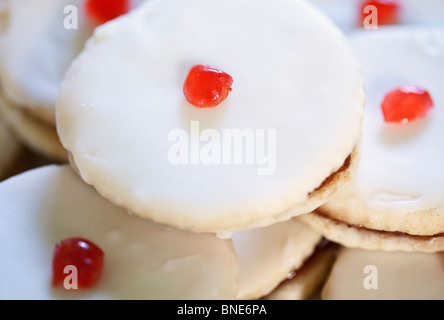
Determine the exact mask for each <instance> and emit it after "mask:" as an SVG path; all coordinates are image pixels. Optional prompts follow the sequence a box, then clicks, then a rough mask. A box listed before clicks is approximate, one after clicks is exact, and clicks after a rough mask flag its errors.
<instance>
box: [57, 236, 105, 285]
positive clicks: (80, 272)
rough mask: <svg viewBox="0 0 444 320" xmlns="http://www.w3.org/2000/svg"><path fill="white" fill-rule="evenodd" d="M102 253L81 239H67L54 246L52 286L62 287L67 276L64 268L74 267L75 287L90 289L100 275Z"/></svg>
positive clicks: (95, 246) (87, 241) (89, 242)
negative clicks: (75, 272) (75, 273)
mask: <svg viewBox="0 0 444 320" xmlns="http://www.w3.org/2000/svg"><path fill="white" fill-rule="evenodd" d="M103 262H104V253H103V251H102V249H100V248H99V247H98V246H97V245H96V244H94V243H93V242H91V241H89V240H86V239H83V238H69V239H65V240H62V241H61V242H60V244H56V246H55V249H54V255H53V261H52V271H53V278H52V279H53V281H52V283H53V286H59V285H63V283H64V280H65V278H66V277H67V276H68V274H66V273H64V271H65V267H67V266H71V265H72V266H75V267H76V269H77V287H78V288H79V289H88V288H92V287H94V286H95V285H96V283H97V282H98V281H99V279H100V276H101V274H102V269H103Z"/></svg>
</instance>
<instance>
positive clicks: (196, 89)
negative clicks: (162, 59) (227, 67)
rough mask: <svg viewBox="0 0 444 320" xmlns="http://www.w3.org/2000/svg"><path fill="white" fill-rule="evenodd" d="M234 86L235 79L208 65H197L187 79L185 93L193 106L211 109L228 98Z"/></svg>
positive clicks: (184, 87)
mask: <svg viewBox="0 0 444 320" xmlns="http://www.w3.org/2000/svg"><path fill="white" fill-rule="evenodd" d="M232 85H233V78H232V77H231V76H230V75H229V74H227V73H225V72H223V71H221V70H218V69H214V68H211V67H209V66H206V65H196V66H194V67H192V68H191V70H190V72H189V74H188V76H187V78H186V79H185V83H184V85H183V93H184V95H185V98H186V99H187V100H188V102H189V103H191V104H192V105H194V106H196V107H198V108H211V107H215V106H217V105H218V104H220V103H221V102H222V101H224V100H225V99H226V98H227V97H228V94H229V93H230V92H231V90H232V89H231V86H232Z"/></svg>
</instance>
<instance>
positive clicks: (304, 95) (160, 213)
mask: <svg viewBox="0 0 444 320" xmlns="http://www.w3.org/2000/svg"><path fill="white" fill-rule="evenodd" d="M172 21H173V22H174V23H172ZM202 63H204V64H209V65H211V66H213V67H215V68H219V69H222V70H223V71H225V72H227V73H229V74H230V75H232V76H233V78H234V85H233V91H232V92H231V94H230V96H229V97H228V99H227V100H225V101H224V102H223V103H222V104H221V105H219V106H218V107H216V108H212V109H206V110H201V109H197V108H194V107H192V106H190V105H189V104H188V103H186V100H185V98H184V96H183V93H182V85H183V80H184V79H185V77H186V74H187V72H188V70H189V68H190V67H191V66H192V65H194V64H202ZM362 85H363V84H362V78H361V75H360V72H359V66H358V63H357V61H356V60H355V58H354V56H353V55H352V54H351V52H350V50H349V47H348V45H347V43H346V40H345V38H344V37H343V35H342V34H341V33H340V32H339V30H337V29H336V28H335V27H334V26H333V25H331V24H330V22H329V21H328V20H326V19H325V17H324V16H323V15H321V14H319V13H318V12H317V11H315V10H314V9H313V8H312V7H311V6H309V5H306V4H305V2H303V1H293V0H279V1H268V0H255V1H253V0H242V1H238V0H225V1H217V0H210V1H208V0H205V1H204V0H190V1H187V2H183V1H178V0H166V1H151V2H150V3H148V4H147V5H145V6H143V7H141V8H140V10H135V11H134V12H133V14H130V15H128V16H126V17H124V18H122V19H119V20H118V21H115V22H113V23H109V24H107V25H106V26H103V27H100V28H98V29H97V30H96V32H95V35H94V36H93V38H92V39H91V40H90V41H89V43H88V45H87V49H86V50H85V51H84V52H83V53H82V54H81V55H80V56H79V57H78V59H76V61H75V62H74V63H73V64H72V66H71V68H70V70H69V71H68V73H67V76H66V78H65V80H64V82H63V85H62V91H61V95H60V98H59V100H58V105H57V110H56V111H57V112H56V113H57V126H58V132H59V135H60V137H61V141H62V143H63V144H64V146H65V147H66V148H67V149H69V150H70V151H71V152H72V154H73V158H74V161H75V163H76V165H77V167H78V169H79V171H80V173H81V175H82V177H83V179H84V180H85V181H86V182H88V183H90V184H92V185H94V187H96V188H97V189H98V190H99V192H100V193H101V194H102V195H104V196H105V197H107V198H109V199H110V200H111V201H113V202H114V203H116V204H118V205H120V206H123V207H125V208H127V209H129V210H131V211H132V212H134V213H136V214H139V215H142V216H145V217H149V218H151V219H154V220H156V221H159V222H162V223H166V224H172V225H175V226H178V227H181V228H190V229H193V230H200V231H202V230H203V231H207V230H210V231H215V230H216V231H217V232H224V231H227V230H228V231H234V230H237V229H242V228H245V227H252V226H253V225H255V226H261V224H268V223H272V222H275V221H276V219H275V218H273V219H270V217H271V216H272V215H278V214H280V213H282V212H285V211H287V210H289V209H291V208H292V207H293V206H294V205H296V204H300V203H304V202H305V201H306V200H307V197H308V194H309V193H310V192H311V191H313V190H314V189H315V188H317V187H318V186H319V185H320V184H321V183H322V182H323V180H324V179H325V178H326V177H328V176H329V175H330V174H331V173H333V172H334V171H335V170H337V169H338V168H340V167H341V166H342V164H343V163H344V160H345V159H346V157H347V156H348V155H350V153H351V152H352V150H353V148H354V147H355V145H356V143H357V141H358V138H359V135H360V125H361V120H362V115H363V111H362V108H363V87H362ZM191 121H199V125H200V130H201V131H203V130H205V129H207V128H212V129H216V130H217V131H218V132H222V131H223V130H224V129H236V128H237V129H241V130H245V129H251V130H276V146H277V149H276V167H275V168H276V170H275V172H274V174H272V175H266V176H264V175H258V174H257V166H256V165H247V164H242V165H172V164H171V163H170V162H169V160H168V154H169V148H170V147H171V146H172V145H173V143H172V142H170V141H168V137H169V134H170V132H171V131H172V130H175V129H179V128H180V129H183V130H185V131H186V132H187V133H189V131H190V125H191ZM201 144H203V143H201ZM311 209H313V208H311ZM308 211H310V210H308ZM299 214H300V212H299Z"/></svg>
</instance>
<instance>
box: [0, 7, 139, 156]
mask: <svg viewBox="0 0 444 320" xmlns="http://www.w3.org/2000/svg"><path fill="white" fill-rule="evenodd" d="M141 1H142V0H135V1H123V2H122V3H127V5H126V6H125V7H123V8H120V7H118V8H120V9H121V12H119V11H118V13H121V14H123V13H126V12H127V10H130V9H131V8H132V7H134V6H136V5H137V4H138V3H139V2H141ZM92 2H96V3H97V2H101V4H100V7H99V8H100V10H103V11H104V12H105V13H104V14H105V17H106V14H107V12H108V15H109V16H108V18H109V19H111V18H115V16H116V14H114V15H113V14H112V13H113V12H112V11H111V13H110V12H109V11H110V10H109V8H108V6H110V5H111V2H108V4H107V1H94V0H93V1H90V0H41V1H32V0H1V2H0V83H1V84H0V108H1V109H2V112H3V113H4V115H5V118H6V121H7V122H8V124H9V126H10V127H11V129H12V131H13V132H14V133H15V135H16V136H17V137H18V138H19V139H20V140H21V141H22V142H23V143H24V144H25V145H26V146H27V147H29V148H30V149H32V150H34V151H35V152H37V153H40V154H41V155H43V156H45V157H47V158H49V159H54V160H55V161H67V152H66V150H65V149H64V148H63V147H62V145H61V144H60V140H59V138H58V136H57V132H56V124H55V104H56V100H57V96H58V93H59V86H60V82H61V80H62V78H63V75H64V73H65V71H66V69H67V68H68V66H69V64H70V63H71V61H72V60H73V59H74V57H76V56H77V54H78V53H79V52H80V51H81V50H82V49H83V47H84V43H85V41H86V40H87V39H88V38H89V37H90V36H91V34H92V32H93V30H94V28H95V27H96V26H97V25H99V24H100V23H103V22H105V20H100V21H99V20H97V18H96V16H95V15H94V14H97V8H95V11H93V10H92V9H90V10H87V9H88V8H90V7H91V5H89V3H92ZM93 8H94V7H93ZM99 13H100V12H99ZM110 14H111V15H110Z"/></svg>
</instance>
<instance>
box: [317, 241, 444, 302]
mask: <svg viewBox="0 0 444 320" xmlns="http://www.w3.org/2000/svg"><path fill="white" fill-rule="evenodd" d="M443 264H444V253H435V254H428V253H405V252H382V251H369V250H360V249H343V250H341V252H340V254H339V256H338V258H337V259H336V262H335V263H334V265H333V269H332V272H331V273H330V276H329V279H328V280H327V282H326V284H325V286H324V288H323V290H322V294H321V297H322V298H323V299H326V300H442V299H444V268H443Z"/></svg>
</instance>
